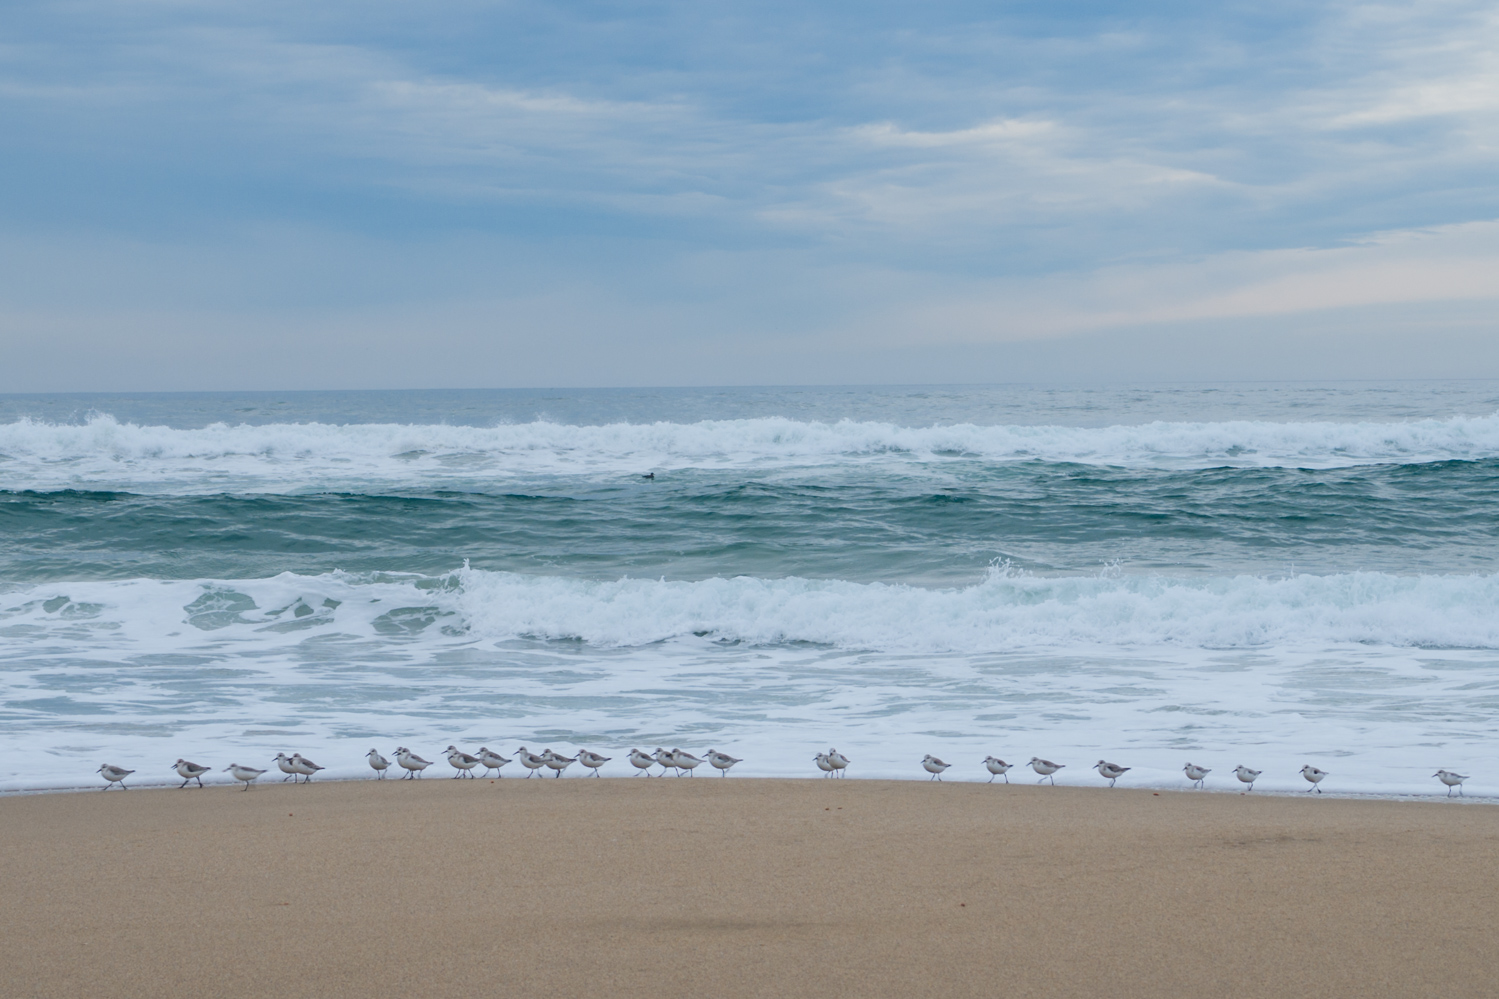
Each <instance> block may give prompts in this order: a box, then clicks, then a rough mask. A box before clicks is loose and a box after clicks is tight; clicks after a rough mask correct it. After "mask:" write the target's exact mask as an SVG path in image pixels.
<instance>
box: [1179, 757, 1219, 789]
mask: <svg viewBox="0 0 1499 999" xmlns="http://www.w3.org/2000/svg"><path fill="white" fill-rule="evenodd" d="M1212 772H1213V771H1212V768H1211V767H1199V766H1198V765H1197V764H1195V763H1188V764H1187V765H1186V766H1184V767H1182V773H1184V774H1186V775H1187V780H1189V781H1191V782H1192V786H1193V787H1202V782H1203V780H1205V779H1206V778H1207V775H1208V774H1210V773H1212Z"/></svg>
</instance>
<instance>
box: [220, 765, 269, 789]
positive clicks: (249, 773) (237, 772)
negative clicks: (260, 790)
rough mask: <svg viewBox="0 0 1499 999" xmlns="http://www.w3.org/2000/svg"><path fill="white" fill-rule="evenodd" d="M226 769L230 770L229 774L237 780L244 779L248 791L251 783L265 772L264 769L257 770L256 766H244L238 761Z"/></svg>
mask: <svg viewBox="0 0 1499 999" xmlns="http://www.w3.org/2000/svg"><path fill="white" fill-rule="evenodd" d="M224 769H225V770H227V771H229V776H231V777H233V778H234V779H235V780H238V781H243V782H244V784H245V790H246V791H248V790H250V784H251V782H252V781H254V780H255V778H257V777H259V776H260V775H261V774H263V773H265V771H264V770H256V769H255V768H254V767H242V766H240V765H239V764H238V763H231V764H229V765H228V766H227V767H225V768H224Z"/></svg>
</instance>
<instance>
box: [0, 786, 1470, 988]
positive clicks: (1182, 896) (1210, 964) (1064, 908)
mask: <svg viewBox="0 0 1499 999" xmlns="http://www.w3.org/2000/svg"><path fill="white" fill-rule="evenodd" d="M621 780H622V779H614V780H581V779H572V780H568V781H559V780H553V781H552V783H553V784H554V785H555V786H553V787H550V788H546V789H542V788H541V787H539V786H536V785H537V784H538V782H537V781H536V780H532V781H529V782H527V781H525V780H524V779H520V780H512V779H508V778H507V779H496V778H491V779H487V780H476V781H463V782H462V784H463V785H464V786H463V787H461V788H460V785H459V784H458V782H455V781H453V780H452V779H447V780H431V779H429V780H424V781H420V782H417V781H407V782H404V783H407V784H411V785H412V786H411V787H403V788H402V789H401V791H399V792H396V791H394V790H393V789H389V788H384V787H378V786H377V787H374V788H356V787H355V784H356V782H355V781H339V780H328V781H314V782H313V783H312V785H309V786H307V787H306V788H304V789H299V790H296V791H293V790H292V789H290V788H287V787H284V786H282V785H279V784H277V785H267V786H266V787H263V788H255V789H254V790H251V791H248V792H241V791H238V790H232V789H230V788H228V787H227V786H226V787H225V791H226V792H230V791H232V793H221V794H217V795H214V794H208V795H202V794H172V793H168V792H170V791H172V790H174V789H172V788H147V787H142V788H139V789H137V790H139V792H140V793H139V794H136V795H128V794H109V795H107V796H105V795H100V794H94V795H92V796H89V795H85V794H74V793H62V794H21V795H14V796H12V797H10V799H9V800H7V801H5V802H4V804H3V806H0V833H3V835H4V839H5V842H6V844H7V848H8V860H9V861H10V862H9V863H8V864H6V865H4V866H3V867H0V891H3V892H4V894H5V897H6V898H7V900H8V901H9V902H10V903H11V904H10V905H8V906H7V907H5V909H4V910H3V911H0V933H3V935H4V938H5V939H6V940H7V942H8V944H9V947H8V950H7V953H8V964H9V967H8V969H7V976H8V978H9V982H10V985H9V989H10V991H9V994H14V995H18V996H27V997H34V999H53V997H57V999H62V997H64V996H67V997H73V996H77V995H89V996H95V997H101V999H116V997H119V999H133V997H137V996H139V997H151V999H178V997H182V999H188V997H194V999H196V997H200V996H207V995H213V996H222V997H233V999H237V997H240V996H243V997H246V999H249V997H259V996H265V995H276V996H282V997H308V999H311V997H318V999H344V997H348V999H355V997H358V999H386V997H389V999H397V997H410V996H414V995H420V996H422V997H424V999H427V997H431V999H448V997H452V999H458V997H469V996H473V995H485V996H498V997H502V999H509V997H512V996H513V997H515V999H523V997H524V999H534V997H535V996H538V995H539V996H592V995H607V996H611V997H613V996H618V997H624V999H634V997H637V996H638V997H640V999H678V997H681V999H688V997H693V999H700V997H702V996H714V997H720V996H721V997H726V999H738V997H746V999H749V997H754V999H760V997H782V996H797V997H800V996H807V997H809V999H810V997H814V996H816V997H819V999H826V997H833V996H848V997H850V999H855V997H857V999H885V997H889V999H910V997H912V996H921V997H923V999H927V997H930V999H949V997H951V999H960V997H961V999H968V997H974V999H977V997H980V996H984V997H992V996H994V995H1004V996H1019V997H1051V996H1057V997H1062V996H1069V997H1070V996H1076V995H1099V996H1102V995H1108V996H1122V997H1127V999H1128V997H1139V999H1146V997H1150V999H1177V997H1180V999H1219V997H1222V999H1230V997H1232V999H1261V997H1263V999H1284V997H1285V996H1291V995H1317V996H1319V997H1322V996H1331V997H1344V996H1346V997H1350V999H1352V997H1355V996H1357V997H1360V999H1362V997H1367V996H1370V995H1379V996H1382V997H1383V996H1400V997H1404V996H1409V997H1411V999H1416V997H1421V999H1426V997H1435V996H1440V997H1463V999H1466V997H1469V996H1473V997H1478V996H1487V995H1490V994H1492V981H1493V980H1494V978H1495V977H1496V976H1499V952H1496V951H1495V949H1494V948H1493V947H1492V946H1491V943H1490V941H1491V935H1492V934H1491V927H1492V924H1493V921H1494V918H1495V916H1499V864H1496V863H1494V861H1495V860H1499V813H1495V812H1491V811H1489V810H1488V809H1487V808H1475V809H1469V808H1458V809H1453V808H1441V807H1438V805H1437V803H1436V802H1435V801H1406V802H1402V804H1403V805H1404V806H1405V807H1399V808H1395V807H1389V806H1388V805H1387V804H1386V800H1385V799H1372V798H1368V797H1347V796H1333V795H1331V794H1324V795H1320V796H1317V795H1314V796H1310V797H1307V796H1305V795H1304V794H1303V795H1302V796H1299V797H1296V796H1290V795H1272V794H1260V793H1254V794H1232V793H1211V792H1210V793H1206V794H1189V793H1186V792H1185V791H1183V792H1178V793H1167V792H1165V791H1152V790H1148V789H1135V788H1115V789H1113V791H1112V792H1111V793H1108V794H1101V793H1096V792H1099V791H1109V790H1110V789H1108V788H1086V787H1073V786H1066V785H1063V786H1058V787H1055V788H1051V787H1046V788H1040V787H1035V786H1027V785H1020V784H1010V785H1005V784H998V785H995V786H993V787H988V786H985V787H983V788H982V790H980V788H979V787H978V786H977V784H975V783H968V782H944V785H936V784H934V783H932V782H926V781H919V780H912V781H890V780H877V779H864V780H852V781H832V780H822V779H817V778H807V779H785V778H751V777H741V778H737V779H732V780H729V779H717V780H712V781H696V782H693V783H685V782H683V781H681V780H671V781H664V780H651V781H646V780H640V781H639V784H640V785H641V786H640V787H638V788H628V787H625V786H623V785H622V784H621ZM365 783H368V781H366V782H365ZM375 783H376V784H377V785H379V784H384V783H388V781H387V782H375ZM469 784H474V785H476V786H475V787H467V786H466V785H469Z"/></svg>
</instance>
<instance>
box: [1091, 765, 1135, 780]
mask: <svg viewBox="0 0 1499 999" xmlns="http://www.w3.org/2000/svg"><path fill="white" fill-rule="evenodd" d="M1093 769H1094V770H1097V771H1098V776H1100V777H1102V778H1104V779H1105V780H1107V781H1108V782H1109V787H1113V786H1114V782H1115V781H1116V780H1118V779H1119V778H1120V777H1123V776H1124V774H1125V772H1126V771H1127V770H1129V769H1130V768H1129V767H1121V766H1120V765H1119V764H1117V763H1110V762H1109V761H1107V760H1099V761H1098V762H1097V763H1095V764H1093Z"/></svg>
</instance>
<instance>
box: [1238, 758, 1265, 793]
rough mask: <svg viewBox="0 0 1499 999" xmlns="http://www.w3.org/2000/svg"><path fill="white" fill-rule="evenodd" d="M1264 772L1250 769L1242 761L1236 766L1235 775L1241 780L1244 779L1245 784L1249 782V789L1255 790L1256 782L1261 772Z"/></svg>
mask: <svg viewBox="0 0 1499 999" xmlns="http://www.w3.org/2000/svg"><path fill="white" fill-rule="evenodd" d="M1262 773H1264V771H1262V770H1250V769H1249V768H1248V767H1246V766H1245V765H1244V764H1242V763H1240V764H1239V765H1238V766H1236V767H1234V776H1235V777H1237V778H1239V780H1241V781H1243V782H1244V783H1245V784H1248V785H1249V790H1251V791H1253V790H1254V782H1255V781H1257V780H1259V779H1260V774H1262Z"/></svg>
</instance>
